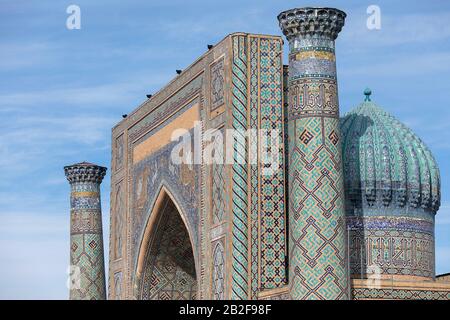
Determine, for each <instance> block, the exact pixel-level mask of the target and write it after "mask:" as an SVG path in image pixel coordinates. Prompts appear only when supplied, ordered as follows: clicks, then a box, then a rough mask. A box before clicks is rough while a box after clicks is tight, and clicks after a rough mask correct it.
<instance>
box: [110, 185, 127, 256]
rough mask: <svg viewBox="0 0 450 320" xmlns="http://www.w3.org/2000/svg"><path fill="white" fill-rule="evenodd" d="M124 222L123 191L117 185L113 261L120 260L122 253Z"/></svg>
mask: <svg viewBox="0 0 450 320" xmlns="http://www.w3.org/2000/svg"><path fill="white" fill-rule="evenodd" d="M124 220H125V194H124V191H123V186H122V185H121V184H119V186H118V187H117V192H116V197H115V204H114V209H113V222H112V223H113V228H114V231H113V234H114V238H113V246H112V247H113V253H114V255H113V257H114V258H115V259H120V258H121V257H122V252H123V231H124Z"/></svg>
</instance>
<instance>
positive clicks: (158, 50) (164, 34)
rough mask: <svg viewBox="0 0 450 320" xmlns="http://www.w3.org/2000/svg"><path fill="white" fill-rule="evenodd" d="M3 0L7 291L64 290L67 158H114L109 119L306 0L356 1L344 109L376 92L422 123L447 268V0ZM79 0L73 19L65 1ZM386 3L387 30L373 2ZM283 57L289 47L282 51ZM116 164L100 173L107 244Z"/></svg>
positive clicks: (340, 48) (0, 62) (0, 231)
mask: <svg viewBox="0 0 450 320" xmlns="http://www.w3.org/2000/svg"><path fill="white" fill-rule="evenodd" d="M93 2H94V1H87V0H72V1H62V0H60V1H45V0H28V1H25V0H2V1H0V154H1V157H0V177H1V179H0V253H1V254H0V299H5V298H23V299H31V298H35V299H66V298H67V297H68V291H67V289H66V285H65V283H66V279H67V274H66V268H67V266H68V261H69V185H68V183H67V181H66V180H65V177H64V172H63V169H62V168H63V166H64V165H67V164H72V163H74V162H79V161H83V160H86V161H90V162H94V163H97V164H100V165H104V166H107V167H110V134H111V131H110V130H111V128H112V126H113V125H114V124H116V123H117V122H118V121H120V119H121V115H122V114H123V113H128V112H130V111H131V110H133V109H134V108H135V107H136V106H137V105H139V104H140V103H141V102H142V101H143V100H145V94H146V93H152V92H156V91H157V90H158V89H160V88H161V87H162V86H163V85H164V84H165V83H166V82H167V81H169V80H170V79H172V78H173V77H174V76H175V69H183V68H184V67H186V66H188V65H189V64H190V63H191V62H192V61H193V60H195V59H196V58H197V57H198V56H199V55H201V54H202V53H204V52H205V50H206V45H207V44H210V43H211V44H214V43H217V42H218V41H220V40H221V39H222V38H223V37H224V36H225V35H226V34H229V33H232V32H236V31H244V32H253V33H266V34H277V35H278V34H281V32H280V30H279V27H278V23H277V20H276V15H277V14H278V13H279V12H281V11H282V10H286V9H290V8H293V7H300V6H307V5H313V6H334V7H337V8H340V9H342V10H344V11H346V12H347V14H348V17H347V23H346V26H345V27H344V29H343V31H342V32H341V34H340V36H339V38H338V42H337V67H338V78H339V94H340V97H339V99H340V105H341V112H342V113H344V112H346V111H348V110H350V109H351V108H352V107H354V106H355V105H356V104H358V103H359V102H361V101H362V99H363V94H362V92H363V90H364V88H365V87H366V86H369V87H370V88H372V91H373V100H374V101H375V102H377V103H378V104H379V105H381V106H382V107H383V108H385V109H386V110H387V111H388V112H390V113H391V114H393V115H395V116H396V117H397V118H398V119H400V120H401V121H403V122H404V123H406V124H407V125H408V126H409V127H411V128H412V129H413V130H414V131H415V132H416V133H417V134H418V135H419V136H420V137H421V138H422V139H423V140H424V141H425V143H426V144H427V145H428V146H429V147H430V149H431V150H432V152H433V153H434V155H435V157H436V159H437V161H438V163H439V166H440V170H441V178H442V206H441V209H440V211H439V213H438V215H437V220H436V243H437V246H436V260H437V261H436V263H437V273H444V272H450V236H449V233H450V166H448V160H447V159H448V158H449V156H450V108H449V102H448V101H449V98H448V93H449V92H450V78H449V75H450V24H449V23H448V21H450V2H448V1H426V2H425V1H420V2H419V1H417V3H415V2H413V1H395V3H394V1H377V0H373V1H362V0H358V1H309V2H304V1H298V0H297V1H280V0H271V1H264V0H257V1H254V0H252V1H244V0H240V1H234V0H227V1H213V0H202V1H200V0H190V1H185V0H183V1H172V0H165V1H159V0H152V1H136V0H128V1H116V0H114V1H113V0H108V1H103V0H101V1H99V0H97V1H95V4H94V3H93ZM70 4H76V5H79V6H80V8H81V30H68V29H67V28H66V19H67V17H68V14H67V13H66V8H67V7H68V6H69V5H70ZM371 4H376V5H378V6H380V8H381V19H382V22H381V23H382V24H381V30H368V29H367V28H366V19H367V14H366V9H367V7H368V6H369V5H371ZM285 61H287V59H286V56H285ZM109 183H110V181H109V177H108V176H107V177H106V178H105V180H104V182H103V184H102V196H103V198H102V206H103V223H104V228H105V235H104V238H105V246H106V248H107V246H108V228H109V190H110V186H109Z"/></svg>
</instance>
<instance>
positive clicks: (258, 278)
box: [232, 36, 286, 299]
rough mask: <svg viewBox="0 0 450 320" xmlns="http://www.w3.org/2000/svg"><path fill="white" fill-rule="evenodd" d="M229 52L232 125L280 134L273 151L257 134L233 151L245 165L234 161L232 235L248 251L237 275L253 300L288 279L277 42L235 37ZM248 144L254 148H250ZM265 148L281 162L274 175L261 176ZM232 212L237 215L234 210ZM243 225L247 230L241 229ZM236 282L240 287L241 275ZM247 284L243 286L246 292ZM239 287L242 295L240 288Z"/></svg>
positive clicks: (280, 79) (280, 71)
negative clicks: (254, 140) (246, 279)
mask: <svg viewBox="0 0 450 320" xmlns="http://www.w3.org/2000/svg"><path fill="white" fill-rule="evenodd" d="M233 53H234V56H233V61H234V65H233V80H232V81H233V84H234V91H233V92H234V93H235V100H233V102H234V105H233V116H234V118H233V128H239V129H244V130H245V129H247V128H251V129H263V130H267V131H270V130H273V129H276V130H278V133H279V136H278V139H279V144H278V145H279V150H272V146H271V145H269V146H267V145H264V146H263V145H262V142H265V143H267V142H268V140H267V139H266V140H262V139H261V137H259V138H260V139H259V141H258V144H257V145H256V146H254V145H252V144H251V142H252V141H251V140H250V139H247V141H246V146H245V153H246V154H245V155H242V154H241V155H239V154H238V155H235V156H236V157H242V158H245V159H246V160H247V165H246V166H241V165H234V171H235V175H234V176H233V179H234V181H233V182H234V193H233V194H235V195H239V198H237V197H236V198H237V199H238V201H239V205H238V207H237V208H236V209H237V210H238V211H237V213H238V216H239V217H240V218H239V219H238V218H236V219H237V220H235V221H236V222H237V224H238V225H239V228H238V229H237V230H239V231H238V233H237V234H236V235H237V236H240V238H239V240H236V241H239V245H240V250H241V251H240V252H242V253H243V254H246V252H247V250H246V247H247V246H248V244H249V245H250V252H249V255H248V256H247V254H246V256H245V258H244V257H243V256H239V258H241V263H240V264H239V265H240V266H241V269H240V270H239V273H238V274H240V275H241V274H243V273H245V274H246V275H247V276H248V277H249V284H248V285H249V286H250V287H249V288H248V298H251V299H256V298H257V292H258V290H260V289H267V288H275V287H278V286H281V285H284V284H285V281H286V272H285V237H284V236H285V208H284V171H283V170H282V167H283V163H284V148H283V105H282V100H283V97H282V65H281V54H280V53H281V41H280V39H279V38H264V37H252V36H239V37H234V38H233ZM237 143H239V141H238V142H237ZM249 147H252V148H253V147H255V149H254V150H253V149H252V150H250V152H248V150H249V149H248V148H249ZM263 147H264V149H262V148H263ZM263 151H265V152H273V153H274V154H275V155H276V156H277V157H278V159H277V163H278V165H279V166H278V167H277V168H276V167H272V168H273V169H274V174H273V175H267V176H265V175H262V174H261V172H262V169H263V168H262V165H266V166H267V164H263V163H262V160H263V158H262V156H261V153H262V152H263ZM236 159H238V158H236ZM240 208H242V211H244V210H245V215H244V212H239V211H240V210H239V209H240ZM239 213H241V214H240V215H239ZM233 214H234V216H236V212H235V211H234V212H233ZM248 215H250V217H249V216H248ZM249 218H250V219H249ZM247 221H248V222H247ZM244 229H245V230H246V232H241V231H243V230H244ZM234 239H237V238H236V237H235V238H234ZM244 242H245V243H244ZM244 259H247V262H248V267H247V268H245V267H244V266H243V263H244V261H245V260H244ZM239 280H240V281H241V282H240V283H239V286H241V283H242V282H243V281H244V277H240V279H239ZM248 285H247V284H245V288H246V289H245V291H247V286H248ZM240 289H241V292H240V293H241V294H243V291H244V290H242V288H240ZM241 298H242V296H241ZM246 298H247V297H246Z"/></svg>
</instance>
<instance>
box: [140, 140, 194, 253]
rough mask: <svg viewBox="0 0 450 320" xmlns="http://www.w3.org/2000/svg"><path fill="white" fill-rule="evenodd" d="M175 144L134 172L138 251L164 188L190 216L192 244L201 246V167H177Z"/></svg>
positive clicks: (184, 165) (144, 162)
mask: <svg viewBox="0 0 450 320" xmlns="http://www.w3.org/2000/svg"><path fill="white" fill-rule="evenodd" d="M175 144H176V142H173V143H169V144H168V145H166V146H165V147H163V148H161V149H160V150H158V151H157V152H155V153H154V154H152V155H151V156H149V157H147V158H146V159H145V160H143V161H140V162H139V163H138V164H136V165H135V166H134V170H133V176H134V179H133V187H132V190H133V194H132V203H133V224H132V245H133V247H137V246H138V244H139V241H140V239H141V237H142V234H143V231H144V226H145V221H147V220H148V218H149V215H150V213H151V208H152V206H153V204H154V202H155V199H156V197H157V196H158V194H159V190H160V188H161V186H162V185H164V186H165V187H167V188H168V189H169V191H170V192H171V194H172V196H173V197H174V198H175V200H176V201H177V203H178V204H179V205H180V206H181V209H182V210H183V212H185V213H186V215H187V217H186V218H187V223H188V225H189V227H190V228H191V230H192V232H193V241H194V244H195V245H196V246H197V245H199V239H198V236H199V234H198V230H199V195H200V192H199V190H200V181H199V180H200V179H199V177H200V174H199V170H200V168H199V166H198V165H186V164H182V165H175V164H173V163H172V162H171V160H170V153H171V151H172V148H173V146H174V145H175Z"/></svg>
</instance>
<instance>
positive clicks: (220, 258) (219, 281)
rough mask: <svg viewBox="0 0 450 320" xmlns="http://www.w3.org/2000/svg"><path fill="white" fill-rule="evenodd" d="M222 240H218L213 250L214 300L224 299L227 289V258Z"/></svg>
mask: <svg viewBox="0 0 450 320" xmlns="http://www.w3.org/2000/svg"><path fill="white" fill-rule="evenodd" d="M224 255H225V253H224V249H223V244H222V241H217V243H216V244H215V247H214V251H213V264H214V267H213V279H212V281H213V283H212V287H213V298H214V300H223V299H224V291H225V283H224V277H225V258H224Z"/></svg>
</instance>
